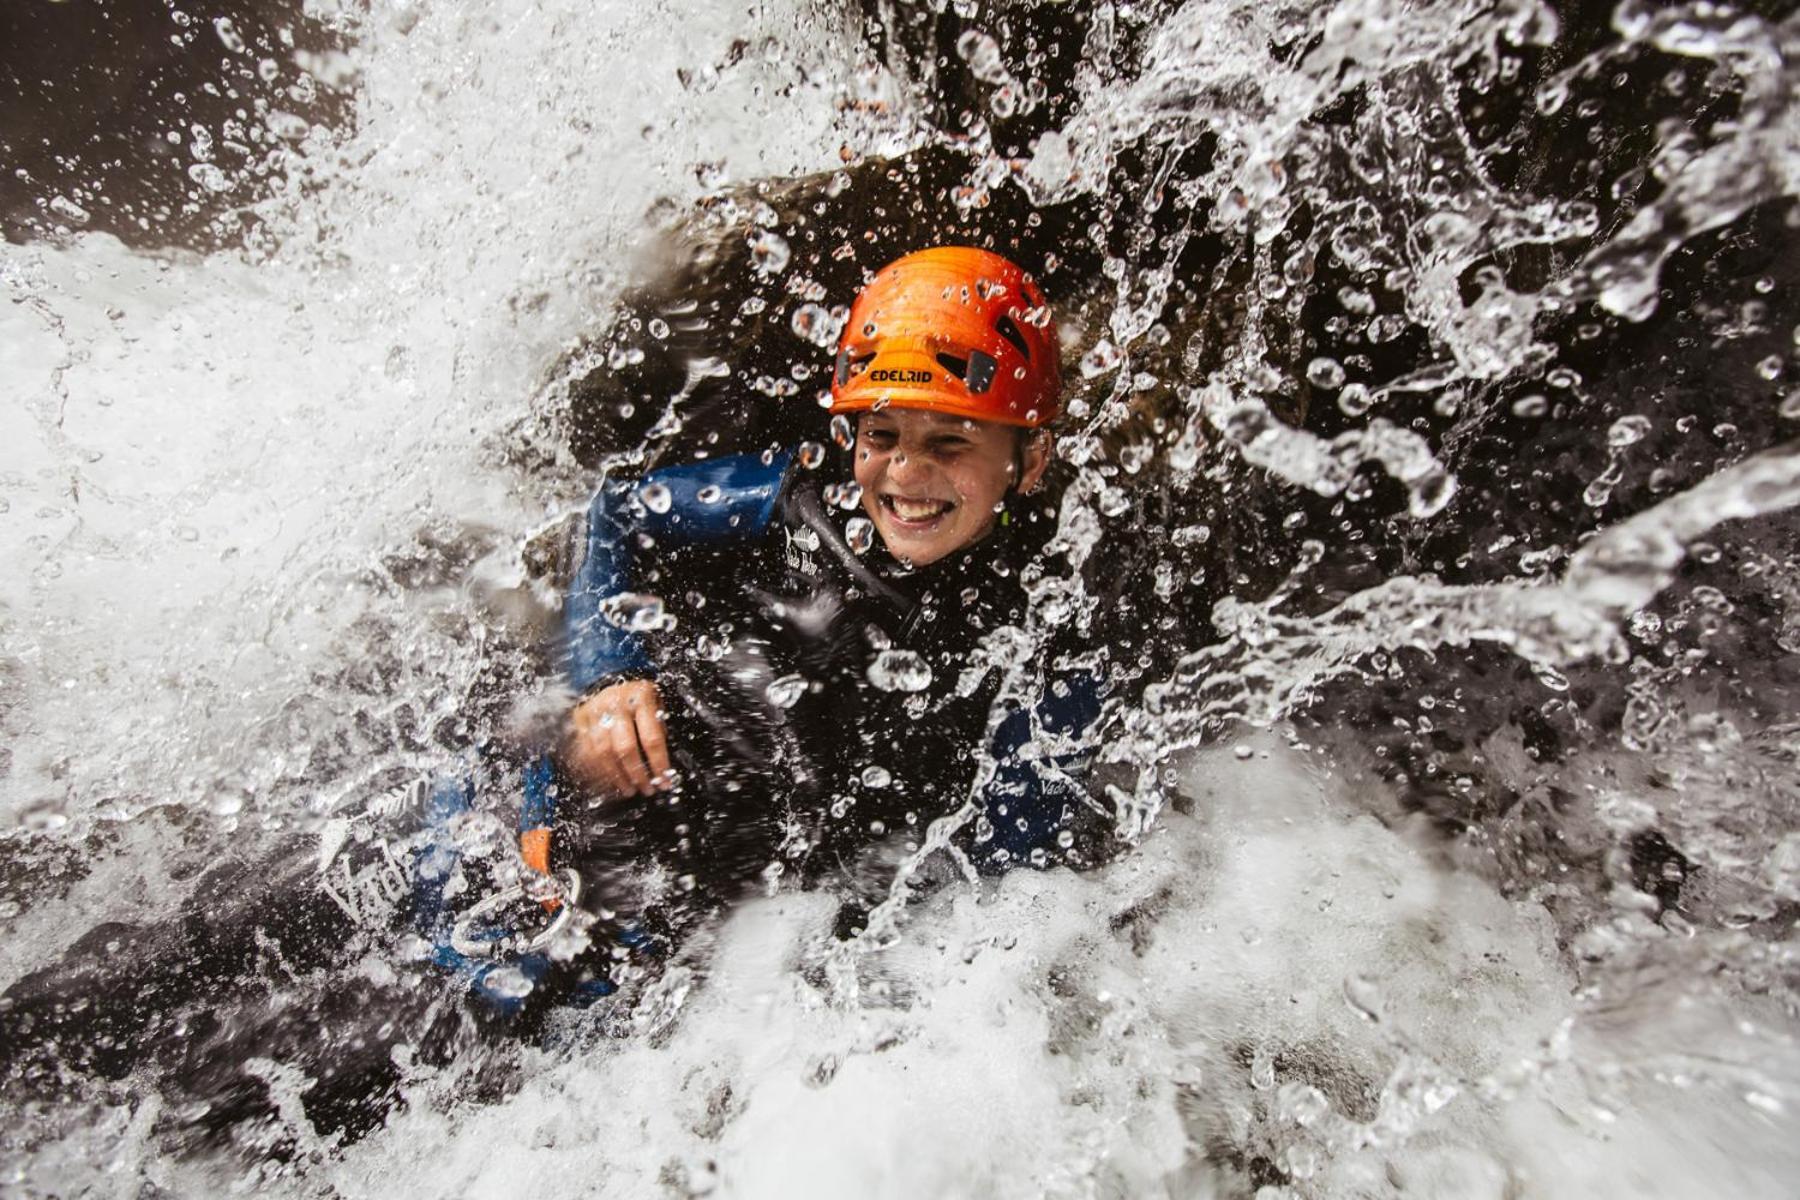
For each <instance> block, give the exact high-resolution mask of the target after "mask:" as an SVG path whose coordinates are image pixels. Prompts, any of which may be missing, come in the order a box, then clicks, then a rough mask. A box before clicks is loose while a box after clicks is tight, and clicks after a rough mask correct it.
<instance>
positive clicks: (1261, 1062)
mask: <svg viewBox="0 0 1800 1200" xmlns="http://www.w3.org/2000/svg"><path fill="white" fill-rule="evenodd" d="M1250 1086H1251V1087H1253V1088H1255V1089H1256V1090H1257V1091H1259V1092H1266V1091H1268V1090H1269V1089H1270V1088H1272V1087H1274V1086H1275V1056H1274V1055H1273V1054H1270V1053H1269V1051H1268V1049H1267V1048H1266V1047H1263V1046H1258V1047H1257V1048H1256V1052H1255V1053H1254V1054H1252V1055H1251V1056H1250Z"/></svg>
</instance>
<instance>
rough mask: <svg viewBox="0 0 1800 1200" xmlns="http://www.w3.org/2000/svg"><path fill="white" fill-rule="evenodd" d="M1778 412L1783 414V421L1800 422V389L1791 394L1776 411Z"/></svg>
mask: <svg viewBox="0 0 1800 1200" xmlns="http://www.w3.org/2000/svg"><path fill="white" fill-rule="evenodd" d="M1776 412H1778V413H1780V414H1781V417H1782V419H1783V420H1786V421H1796V420H1800V388H1796V389H1795V390H1794V391H1791V392H1789V393H1788V394H1787V399H1785V400H1783V401H1782V402H1781V407H1780V408H1778V409H1776Z"/></svg>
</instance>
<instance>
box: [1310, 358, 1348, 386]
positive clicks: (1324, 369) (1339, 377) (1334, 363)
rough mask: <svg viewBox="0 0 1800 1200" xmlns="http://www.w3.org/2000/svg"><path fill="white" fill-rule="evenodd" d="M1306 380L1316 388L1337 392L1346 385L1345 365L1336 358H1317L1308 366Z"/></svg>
mask: <svg viewBox="0 0 1800 1200" xmlns="http://www.w3.org/2000/svg"><path fill="white" fill-rule="evenodd" d="M1306 378H1307V379H1308V380H1309V381H1311V383H1312V385H1313V386H1314V387H1320V388H1325V389H1326V390H1327V391H1331V390H1335V389H1337V388H1340V387H1342V386H1343V385H1344V365H1343V364H1342V363H1340V362H1338V360H1337V359H1335V358H1315V359H1313V360H1312V361H1311V362H1309V363H1307V364H1306Z"/></svg>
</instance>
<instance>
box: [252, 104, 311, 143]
mask: <svg viewBox="0 0 1800 1200" xmlns="http://www.w3.org/2000/svg"><path fill="white" fill-rule="evenodd" d="M263 124H264V125H266V126H268V128H269V132H270V133H272V134H274V135H275V136H276V137H278V138H280V139H281V140H282V141H284V142H300V141H305V140H306V136H307V135H308V134H310V133H311V132H312V126H311V125H310V124H308V123H307V120H306V118H305V117H300V116H295V115H294V114H293V113H291V112H283V111H282V110H281V109H279V108H278V109H275V110H274V111H273V112H271V113H270V114H269V115H268V116H266V117H264V118H263Z"/></svg>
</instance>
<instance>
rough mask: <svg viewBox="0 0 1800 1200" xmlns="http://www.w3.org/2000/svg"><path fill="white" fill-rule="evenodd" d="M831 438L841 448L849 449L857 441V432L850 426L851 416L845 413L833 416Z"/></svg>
mask: <svg viewBox="0 0 1800 1200" xmlns="http://www.w3.org/2000/svg"><path fill="white" fill-rule="evenodd" d="M831 440H832V441H833V442H835V443H836V444H837V447H838V449H840V450H848V449H849V448H850V447H851V446H852V445H853V444H854V443H855V442H856V433H855V431H854V430H852V429H851V428H850V418H849V417H846V416H845V415H844V414H843V413H838V414H837V415H836V416H834V417H832V418H831Z"/></svg>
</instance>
